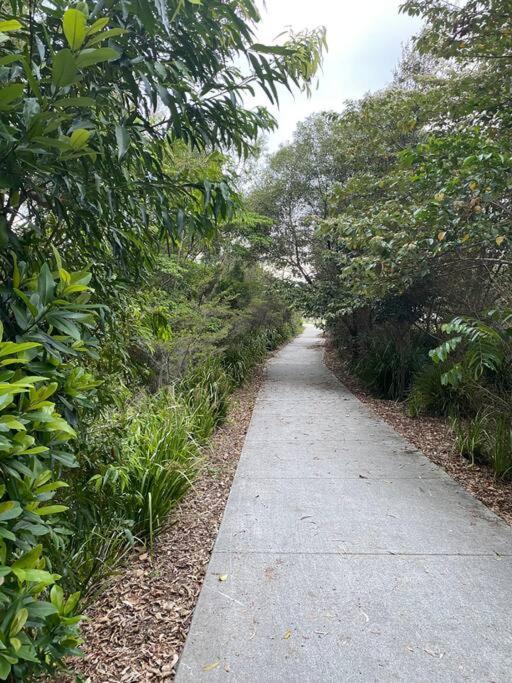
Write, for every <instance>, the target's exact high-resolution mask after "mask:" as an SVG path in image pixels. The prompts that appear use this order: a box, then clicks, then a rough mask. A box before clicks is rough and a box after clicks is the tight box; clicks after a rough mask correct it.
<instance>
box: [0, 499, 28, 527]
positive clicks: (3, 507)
mask: <svg viewBox="0 0 512 683" xmlns="http://www.w3.org/2000/svg"><path fill="white" fill-rule="evenodd" d="M22 512H23V510H22V508H21V506H20V504H19V503H18V501H17V500H6V501H5V502H3V503H0V522H5V521H7V520H8V519H16V517H19V516H20V515H21V513H22Z"/></svg>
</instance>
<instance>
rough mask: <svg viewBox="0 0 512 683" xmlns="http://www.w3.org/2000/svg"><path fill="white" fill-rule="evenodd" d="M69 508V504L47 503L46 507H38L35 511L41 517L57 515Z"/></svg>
mask: <svg viewBox="0 0 512 683" xmlns="http://www.w3.org/2000/svg"><path fill="white" fill-rule="evenodd" d="M67 509H68V507H67V505H46V506H45V507H41V508H36V510H34V512H35V513H36V514H38V515H39V516H40V517H47V516H48V515H57V514H59V512H65V511H66V510H67Z"/></svg>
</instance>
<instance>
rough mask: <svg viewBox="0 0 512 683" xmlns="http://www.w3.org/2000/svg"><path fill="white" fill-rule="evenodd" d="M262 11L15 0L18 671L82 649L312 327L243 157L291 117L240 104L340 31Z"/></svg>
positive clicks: (1, 310) (9, 462)
mask: <svg viewBox="0 0 512 683" xmlns="http://www.w3.org/2000/svg"><path fill="white" fill-rule="evenodd" d="M258 21H259V16H258V12H257V10H256V7H255V5H254V4H253V2H252V0H209V1H208V2H205V3H200V2H198V1H197V0H161V1H159V2H157V3H154V2H148V1H147V0H134V1H126V0H110V2H107V3H105V2H102V1H99V2H94V1H93V0H90V1H88V2H74V3H68V2H64V1H62V0H46V1H45V2H43V3H37V2H33V1H32V0H2V2H0V274H1V286H0V315H1V321H2V325H1V341H0V374H1V376H0V680H6V679H9V680H29V679H31V678H32V677H37V676H38V675H40V674H42V673H52V672H54V671H55V670H56V669H57V668H59V667H61V666H62V665H63V661H64V659H65V657H66V656H68V655H72V654H74V653H76V652H77V647H78V646H79V644H80V634H79V622H80V620H81V616H80V612H81V610H82V609H83V607H84V606H85V605H86V604H87V601H88V600H91V599H93V598H94V597H95V595H97V593H98V591H99V590H101V589H102V588H104V587H105V583H106V582H107V581H108V578H109V576H111V574H112V572H113V570H114V569H115V568H116V567H118V566H119V563H120V561H121V560H122V558H123V557H124V555H125V554H126V552H127V549H129V547H130V544H131V543H132V542H133V540H134V539H140V540H141V541H143V542H147V543H148V544H149V545H150V547H153V543H154V538H155V536H156V534H157V533H158V531H159V529H160V528H161V526H162V525H163V524H164V523H165V520H166V517H167V514H168V512H169V511H170V509H171V508H172V506H173V505H175V503H176V502H177V501H178V500H179V498H180V497H181V496H182V495H183V493H184V491H185V490H186V489H187V487H188V486H189V484H190V482H191V480H192V478H193V476H194V474H195V473H196V471H197V469H198V466H199V463H200V458H201V445H202V444H203V443H204V442H205V440H206V439H207V438H208V436H209V435H210V434H211V433H212V431H213V430H214V429H215V427H216V425H218V424H219V423H220V422H221V421H222V419H223V418H224V417H225V415H226V410H227V401H228V396H229V393H230V392H231V391H232V389H233V388H234V387H235V386H236V385H237V384H239V383H240V382H241V381H242V380H243V379H244V378H245V377H246V376H247V374H248V373H249V372H250V370H251V369H252V368H253V367H254V365H255V364H256V363H257V362H259V361H260V360H261V359H262V358H263V357H264V355H265V353H266V352H267V350H268V349H271V348H274V347H275V346H276V345H277V344H279V343H280V342H281V341H282V340H284V339H286V338H287V337H288V336H289V335H291V334H292V333H293V331H294V326H295V322H294V319H293V317H292V314H291V312H290V309H289V308H288V307H287V306H286V305H285V304H284V303H283V302H282V298H281V297H280V296H279V294H278V290H277V288H276V287H275V284H274V282H273V279H272V278H271V277H270V276H269V275H266V274H265V273H264V272H263V271H262V270H261V269H260V268H259V267H258V266H257V265H256V264H255V261H254V258H253V254H252V250H251V248H250V246H251V243H252V242H251V238H250V235H251V233H252V231H253V227H254V232H255V235H256V238H257V239H260V237H259V236H258V235H259V233H258V226H259V225H260V223H261V221H263V223H264V222H265V221H264V219H260V218H258V217H257V216H255V215H253V214H250V213H248V212H247V211H246V210H245V209H244V207H243V206H242V203H241V200H240V197H239V194H238V192H237V187H236V185H237V180H236V176H235V174H234V173H233V170H232V164H231V162H230V160H229V157H228V156H227V155H228V154H237V155H241V156H247V155H249V154H251V152H252V149H253V146H254V145H255V143H256V141H257V138H258V135H259V134H260V133H261V132H262V131H265V130H268V129H271V128H272V127H273V126H274V120H273V118H272V116H271V115H270V114H269V113H268V111H267V110H266V109H265V108H264V107H258V108H255V109H248V108H246V107H245V106H244V105H243V101H242V96H243V95H244V94H245V93H254V92H255V91H256V90H258V89H259V90H262V91H263V92H264V93H265V94H266V96H267V97H268V99H269V100H270V101H276V99H277V88H278V87H279V86H285V87H287V88H291V87H293V86H295V87H299V88H304V89H307V88H309V85H310V83H311V81H312V79H313V77H314V73H315V70H316V68H317V66H318V64H319V61H320V58H321V52H322V48H323V45H324V36H323V32H322V31H316V32H312V33H311V34H303V35H300V36H293V35H289V36H287V38H286V39H284V41H283V42H282V43H281V44H280V45H276V46H268V45H261V44H257V43H255V42H254V39H253V28H254V25H255V24H256V23H257V22H258ZM261 239H263V238H261ZM263 241H264V239H263Z"/></svg>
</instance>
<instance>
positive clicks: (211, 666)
mask: <svg viewBox="0 0 512 683" xmlns="http://www.w3.org/2000/svg"><path fill="white" fill-rule="evenodd" d="M219 665H220V662H219V660H217V661H216V662H212V663H211V664H205V666H203V671H213V670H214V669H218V668H219Z"/></svg>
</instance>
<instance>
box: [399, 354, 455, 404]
mask: <svg viewBox="0 0 512 683" xmlns="http://www.w3.org/2000/svg"><path fill="white" fill-rule="evenodd" d="M444 372H445V370H444V368H443V367H442V366H440V365H433V364H432V363H428V362H427V363H425V365H424V366H423V367H422V368H421V370H419V372H417V373H416V374H415V375H414V379H413V383H412V387H411V389H410V392H409V395H408V397H407V408H408V411H409V414H410V415H412V416H413V417H417V416H418V415H420V414H428V415H457V414H459V413H460V412H462V410H463V406H464V395H463V393H462V392H461V391H459V390H456V389H455V388H453V387H450V386H446V385H444V384H442V381H441V379H442V376H443V374H444Z"/></svg>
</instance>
